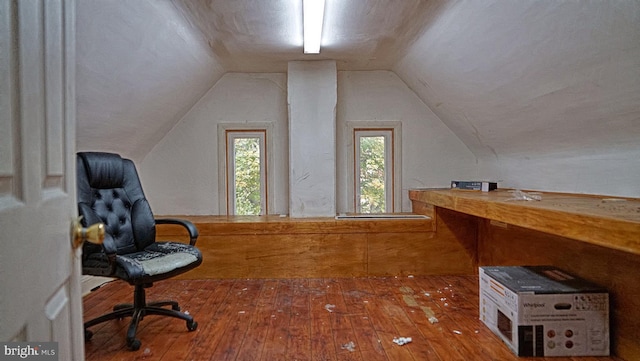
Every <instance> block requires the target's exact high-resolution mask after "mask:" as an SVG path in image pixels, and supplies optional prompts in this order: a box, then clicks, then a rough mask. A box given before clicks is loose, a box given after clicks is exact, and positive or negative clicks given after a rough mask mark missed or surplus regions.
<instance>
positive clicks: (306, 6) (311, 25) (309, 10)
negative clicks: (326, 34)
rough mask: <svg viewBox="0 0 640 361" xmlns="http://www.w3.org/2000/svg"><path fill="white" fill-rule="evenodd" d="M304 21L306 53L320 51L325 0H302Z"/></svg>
mask: <svg viewBox="0 0 640 361" xmlns="http://www.w3.org/2000/svg"><path fill="white" fill-rule="evenodd" d="M302 21H303V23H304V25H303V26H304V29H303V31H304V52H305V54H318V53H320V39H322V23H323V21H324V0H302Z"/></svg>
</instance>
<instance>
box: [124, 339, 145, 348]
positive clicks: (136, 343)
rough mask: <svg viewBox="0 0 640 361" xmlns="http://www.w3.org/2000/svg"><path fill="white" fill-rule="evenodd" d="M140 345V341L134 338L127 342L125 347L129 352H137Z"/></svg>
mask: <svg viewBox="0 0 640 361" xmlns="http://www.w3.org/2000/svg"><path fill="white" fill-rule="evenodd" d="M141 345H142V342H140V340H138V339H137V338H134V339H133V340H127V346H128V347H129V349H130V350H131V351H138V350H139V349H140V346H141Z"/></svg>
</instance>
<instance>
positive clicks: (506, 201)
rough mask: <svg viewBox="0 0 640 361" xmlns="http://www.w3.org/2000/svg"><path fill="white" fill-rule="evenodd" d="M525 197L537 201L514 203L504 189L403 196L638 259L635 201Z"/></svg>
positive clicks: (639, 215)
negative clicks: (621, 252) (622, 252)
mask: <svg viewBox="0 0 640 361" xmlns="http://www.w3.org/2000/svg"><path fill="white" fill-rule="evenodd" d="M526 193H527V194H530V195H539V196H540V197H541V200H539V201H535V200H533V201H526V200H516V199H515V197H514V192H513V190H507V189H498V190H495V191H491V192H477V191H462V190H452V189H414V190H410V191H409V198H410V199H411V200H412V201H414V202H416V201H417V202H421V203H425V204H427V205H428V206H435V207H442V208H446V209H450V210H453V211H457V212H461V213H465V214H469V215H473V216H477V217H482V218H486V219H489V220H494V221H499V222H503V223H507V224H512V225H515V226H520V227H524V228H529V229H533V230H537V231H541V232H545V233H550V234H554V235H558V236H562V237H567V238H572V239H576V240H580V241H583V242H587V243H590V244H595V245H599V246H603V247H607V248H611V249H616V250H620V251H624V252H629V253H632V254H636V255H640V199H635V198H619V197H609V196H592V195H579V194H567V193H551V192H533V191H526ZM433 212H436V210H435V209H433ZM434 215H435V214H432V215H431V216H432V217H433V216H434Z"/></svg>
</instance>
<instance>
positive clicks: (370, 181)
mask: <svg viewBox="0 0 640 361" xmlns="http://www.w3.org/2000/svg"><path fill="white" fill-rule="evenodd" d="M353 134H354V148H355V149H354V154H355V159H354V166H355V174H354V180H355V204H354V206H355V210H356V212H358V213H386V212H393V209H394V204H393V202H394V197H393V195H394V187H393V182H394V181H393V174H394V171H393V163H394V162H393V152H394V150H393V129H355V130H354V133H353Z"/></svg>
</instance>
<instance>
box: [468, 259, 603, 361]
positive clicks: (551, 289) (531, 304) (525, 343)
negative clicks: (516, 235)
mask: <svg viewBox="0 0 640 361" xmlns="http://www.w3.org/2000/svg"><path fill="white" fill-rule="evenodd" d="M480 320H481V321H482V322H484V324H485V325H487V327H489V329H491V330H492V331H493V332H494V333H495V334H496V335H498V336H499V337H500V338H501V339H502V340H503V341H504V342H505V343H506V344H507V345H508V346H509V348H511V350H512V351H513V352H514V353H515V354H516V355H518V356H546V357H548V356H608V355H609V343H610V336H609V294H608V292H607V291H606V290H605V289H603V288H602V287H600V286H597V285H594V284H593V283H590V282H587V281H585V280H583V279H580V278H578V277H575V276H572V275H570V274H568V273H566V272H564V271H561V270H559V269H557V268H555V267H547V266H535V267H480Z"/></svg>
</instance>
